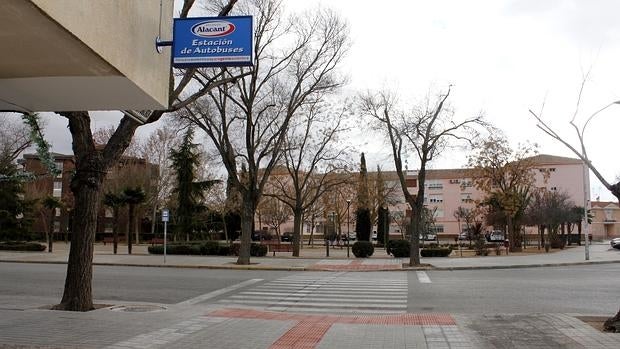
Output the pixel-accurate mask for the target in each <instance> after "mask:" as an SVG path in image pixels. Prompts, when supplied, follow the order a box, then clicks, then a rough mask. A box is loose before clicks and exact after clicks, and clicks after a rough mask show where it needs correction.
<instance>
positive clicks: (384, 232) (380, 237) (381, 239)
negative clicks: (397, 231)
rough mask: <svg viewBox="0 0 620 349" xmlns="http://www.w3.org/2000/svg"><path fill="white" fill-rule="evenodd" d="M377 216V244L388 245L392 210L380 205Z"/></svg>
mask: <svg viewBox="0 0 620 349" xmlns="http://www.w3.org/2000/svg"><path fill="white" fill-rule="evenodd" d="M378 212H379V214H378V217H377V244H383V245H387V242H388V240H389V238H390V236H389V235H390V210H389V209H388V208H387V207H385V206H379V211H378Z"/></svg>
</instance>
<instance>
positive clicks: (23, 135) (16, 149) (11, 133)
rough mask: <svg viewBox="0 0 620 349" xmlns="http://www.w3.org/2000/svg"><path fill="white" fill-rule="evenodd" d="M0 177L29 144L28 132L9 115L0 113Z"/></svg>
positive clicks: (30, 142) (26, 128) (16, 119)
mask: <svg viewBox="0 0 620 349" xmlns="http://www.w3.org/2000/svg"><path fill="white" fill-rule="evenodd" d="M0 124H2V127H0V176H2V175H3V174H4V173H5V172H6V170H7V169H8V168H9V166H11V164H13V163H15V160H17V157H19V155H20V154H21V153H22V152H23V151H24V150H26V149H27V148H28V147H29V146H30V145H31V144H32V140H31V138H30V130H29V129H28V127H27V126H26V125H24V123H23V122H22V121H21V120H20V119H18V118H16V117H15V116H14V115H11V114H9V113H0Z"/></svg>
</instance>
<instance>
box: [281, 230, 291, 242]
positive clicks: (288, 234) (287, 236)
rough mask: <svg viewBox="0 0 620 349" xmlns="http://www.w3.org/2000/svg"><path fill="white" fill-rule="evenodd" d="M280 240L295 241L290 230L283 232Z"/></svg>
mask: <svg viewBox="0 0 620 349" xmlns="http://www.w3.org/2000/svg"><path fill="white" fill-rule="evenodd" d="M280 240H281V241H282V242H291V241H293V233H292V232H290V231H287V232H284V233H282V235H281V236H280Z"/></svg>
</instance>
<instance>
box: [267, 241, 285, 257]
mask: <svg viewBox="0 0 620 349" xmlns="http://www.w3.org/2000/svg"><path fill="white" fill-rule="evenodd" d="M261 244H263V245H266V246H267V248H268V249H269V252H273V256H274V257H275V255H276V252H293V245H292V244H283V243H281V242H280V241H278V240H263V241H261Z"/></svg>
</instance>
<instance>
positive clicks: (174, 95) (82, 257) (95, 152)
mask: <svg viewBox="0 0 620 349" xmlns="http://www.w3.org/2000/svg"><path fill="white" fill-rule="evenodd" d="M235 2H236V0H229V2H228V3H227V4H226V6H225V7H224V8H222V10H221V11H220V13H219V15H220V16H224V15H227V14H228V12H229V11H230V10H231V8H232V6H233V5H234V3H235ZM193 4H194V0H184V2H183V7H182V10H181V12H180V14H179V17H181V18H184V17H187V15H188V13H189V11H190V9H191V8H192V5H193ZM177 72H178V74H179V76H180V77H179V78H178V79H175V78H174V75H173V72H172V71H171V77H170V84H171V92H170V103H169V104H170V107H169V108H168V109H166V110H158V111H145V112H143V114H144V116H145V118H146V120H147V121H146V123H152V122H155V121H157V120H159V119H160V118H161V116H162V115H164V114H165V113H169V112H173V111H176V110H179V109H181V108H184V107H186V106H188V105H189V104H191V103H193V102H194V101H196V100H197V99H198V98H200V97H201V96H203V95H204V94H206V93H207V92H208V91H209V90H211V89H213V88H215V87H217V86H220V85H223V84H228V83H231V82H232V81H234V80H235V79H236V78H238V77H237V76H227V77H223V76H222V75H221V74H220V75H217V76H214V77H213V78H212V79H208V80H205V79H204V78H202V77H199V76H198V74H197V71H196V70H195V69H185V70H178V71H177ZM192 81H195V84H194V85H191V84H190V83H191V82H192ZM188 87H191V88H188ZM186 90H191V92H186V94H184V95H182V94H183V91H186ZM124 113H125V116H124V117H123V118H122V119H121V121H120V123H119V125H118V126H117V128H116V130H115V131H114V134H113V135H112V136H111V137H110V140H109V141H108V142H107V144H105V146H104V147H103V148H99V147H96V144H95V141H94V139H93V134H92V132H91V121H90V114H89V112H88V111H75V112H58V114H60V115H61V116H63V117H65V118H67V119H68V121H69V131H70V132H71V137H72V139H73V154H74V156H75V174H74V176H73V180H72V182H71V191H72V192H73V194H74V197H75V210H74V211H73V214H74V217H76V218H77V219H74V220H73V227H72V237H71V239H72V240H71V248H70V251H69V261H68V264H67V276H66V279H65V287H64V292H63V296H62V300H61V302H60V304H58V305H56V306H55V309H60V310H74V311H88V310H91V309H93V297H92V275H93V272H92V259H93V248H94V247H93V243H94V239H95V229H96V223H97V211H98V209H99V206H100V202H101V193H102V183H103V180H104V177H105V174H106V172H107V170H108V169H109V168H110V167H112V166H114V164H116V163H117V162H118V161H119V159H120V158H121V156H122V154H123V153H124V152H125V150H126V149H127V147H128V146H129V144H130V142H131V139H132V138H133V135H134V133H135V131H136V129H137V128H138V127H139V126H140V124H139V123H138V122H136V121H135V120H134V118H133V117H130V116H128V115H129V114H131V112H127V111H124Z"/></svg>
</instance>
